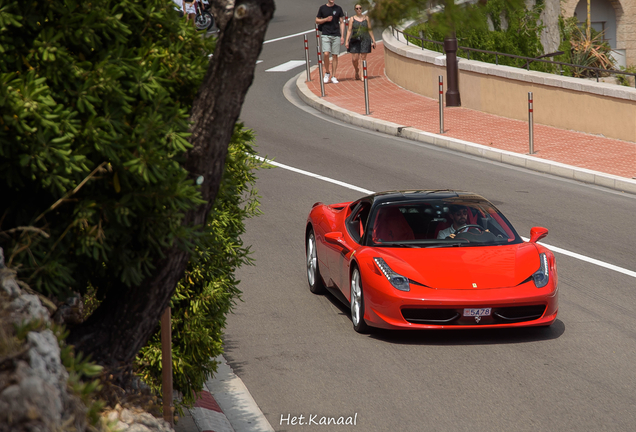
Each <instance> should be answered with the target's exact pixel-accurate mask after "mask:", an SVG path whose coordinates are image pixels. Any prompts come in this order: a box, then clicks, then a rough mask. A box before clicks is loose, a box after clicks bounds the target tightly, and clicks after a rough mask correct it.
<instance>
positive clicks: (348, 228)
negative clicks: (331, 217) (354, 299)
mask: <svg viewBox="0 0 636 432" xmlns="http://www.w3.org/2000/svg"><path fill="white" fill-rule="evenodd" d="M370 209H371V203H370V202H368V201H360V202H358V203H356V204H355V206H353V208H352V211H351V214H350V215H349V216H348V217H347V218H346V219H345V221H344V227H343V233H342V235H343V238H344V240H345V243H346V244H347V246H348V247H347V248H342V247H341V248H340V249H339V250H338V253H334V254H333V255H331V257H332V261H331V262H330V264H329V265H330V267H331V269H332V273H331V277H332V278H333V280H334V282H335V283H336V285H338V287H339V288H340V290H341V291H342V292H343V293H344V294H345V296H346V297H347V298H349V294H348V293H349V268H350V266H351V258H352V256H353V252H354V251H355V250H357V249H358V248H360V246H361V242H362V238H363V233H364V230H365V229H366V222H367V219H368V216H369V210H370Z"/></svg>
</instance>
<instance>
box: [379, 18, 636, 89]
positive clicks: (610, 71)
mask: <svg viewBox="0 0 636 432" xmlns="http://www.w3.org/2000/svg"><path fill="white" fill-rule="evenodd" d="M391 33H392V35H393V37H394V38H396V39H397V40H398V41H399V40H400V33H401V34H402V37H403V38H404V40H405V41H406V45H409V38H410V39H415V40H419V41H422V44H421V45H420V46H421V48H422V49H425V48H424V42H428V43H433V44H436V45H441V46H442V47H443V46H444V42H440V41H435V40H430V39H426V38H423V37H417V36H413V35H411V34H408V33H404V32H403V31H402V30H398V29H396V28H393V27H392V28H391ZM416 46H417V45H416ZM460 50H462V51H465V52H466V59H467V60H470V53H471V52H477V53H482V54H489V55H494V56H495V64H496V65H497V66H499V57H500V56H501V57H508V58H514V59H521V60H525V61H526V64H525V65H524V66H525V68H526V70H530V63H533V62H541V63H548V64H554V65H559V66H567V67H570V68H574V69H575V70H576V69H586V70H590V71H594V74H595V76H596V82H599V78H600V76H601V75H602V74H609V75H629V76H633V77H634V78H635V79H634V87H636V73H631V72H625V71H619V70H615V69H602V68H596V67H592V66H582V65H575V64H572V63H564V62H559V61H554V60H545V59H543V58H540V57H548V56H550V57H551V56H554V55H559V53H552V54H547V55H543V56H540V57H539V58H534V57H524V56H518V55H515V54H506V53H501V52H496V51H488V50H482V49H478V48H469V47H464V46H458V47H457V55H458V56H459V51H460ZM511 67H518V66H511ZM563 72H564V71H563V69H561V75H563ZM548 73H549V72H548Z"/></svg>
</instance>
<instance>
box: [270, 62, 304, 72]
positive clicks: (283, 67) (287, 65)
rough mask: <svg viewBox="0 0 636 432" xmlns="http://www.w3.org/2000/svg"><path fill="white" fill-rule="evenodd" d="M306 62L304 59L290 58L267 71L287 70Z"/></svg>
mask: <svg viewBox="0 0 636 432" xmlns="http://www.w3.org/2000/svg"><path fill="white" fill-rule="evenodd" d="M304 64H305V61H304V60H290V61H288V62H287V63H283V64H281V65H278V66H276V67H273V68H269V69H267V70H266V71H265V72H287V71H290V70H292V69H295V68H297V67H299V66H302V65H304Z"/></svg>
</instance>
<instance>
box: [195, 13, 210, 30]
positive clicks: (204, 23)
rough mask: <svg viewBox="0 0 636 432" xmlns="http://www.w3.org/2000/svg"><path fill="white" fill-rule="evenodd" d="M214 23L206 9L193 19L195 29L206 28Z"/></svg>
mask: <svg viewBox="0 0 636 432" xmlns="http://www.w3.org/2000/svg"><path fill="white" fill-rule="evenodd" d="M213 24H214V18H213V17H212V14H211V13H210V12H208V11H203V12H201V13H200V14H198V15H197V16H196V18H195V19H194V25H195V27H196V28H197V30H207V29H209V28H210V27H212V25H213Z"/></svg>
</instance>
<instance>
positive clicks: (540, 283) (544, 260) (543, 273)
mask: <svg viewBox="0 0 636 432" xmlns="http://www.w3.org/2000/svg"><path fill="white" fill-rule="evenodd" d="M539 261H541V266H539V270H537V271H536V272H534V274H533V275H532V279H534V285H535V286H536V287H537V288H543V287H544V286H546V285H547V284H548V282H550V270H549V268H548V257H547V256H546V255H545V254H544V253H542V254H540V255H539Z"/></svg>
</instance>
